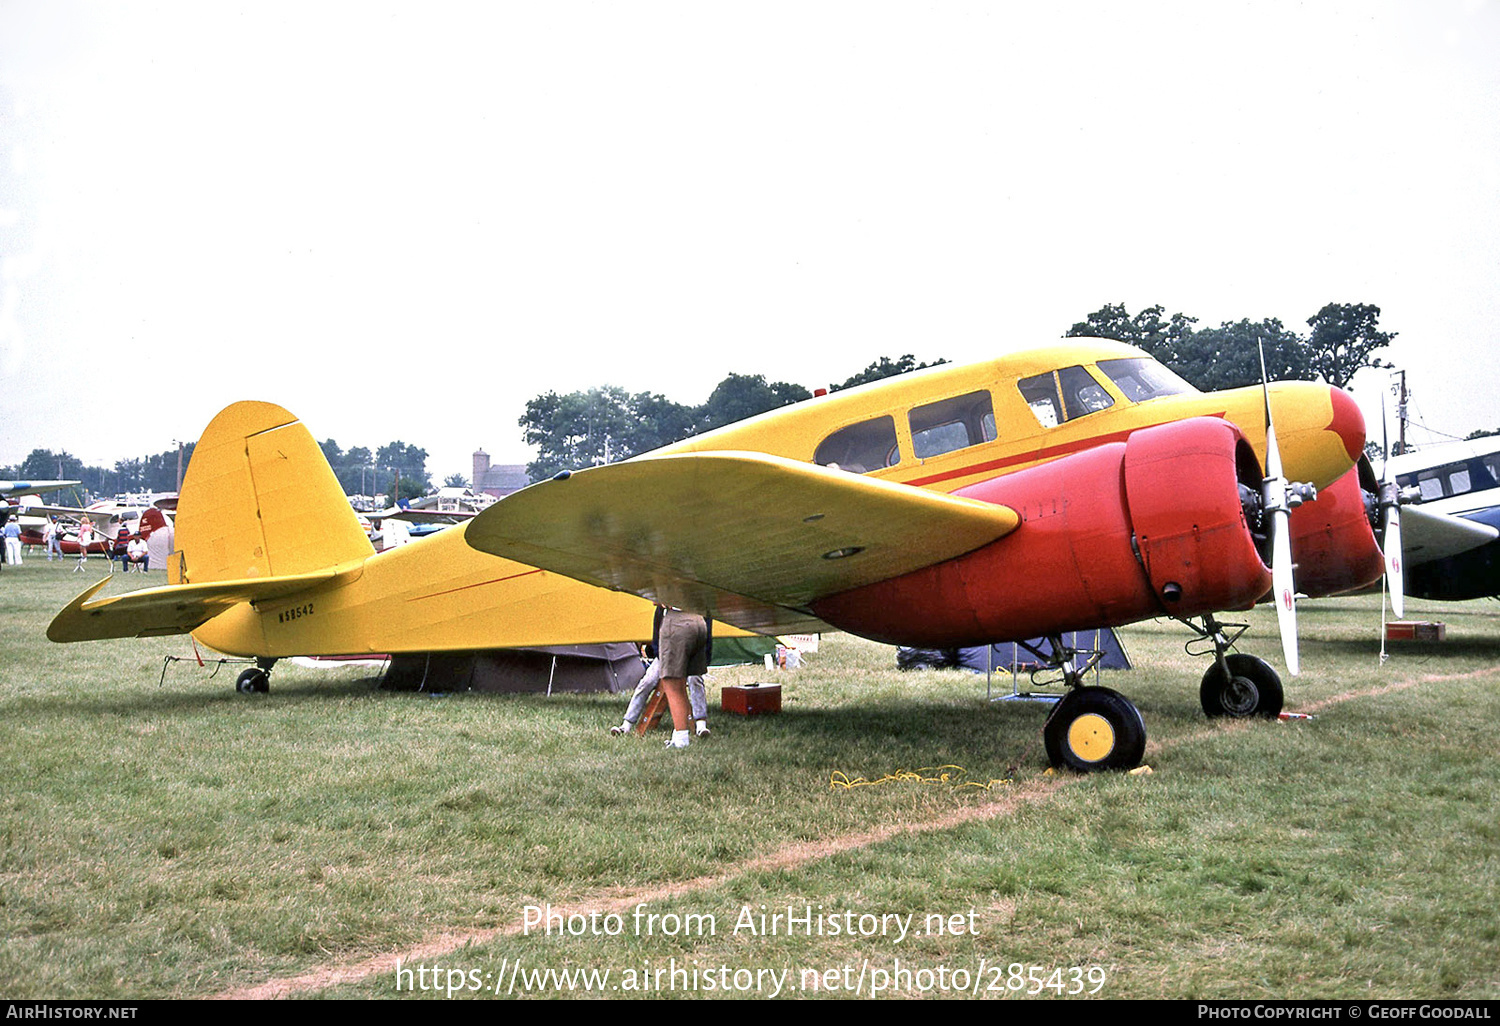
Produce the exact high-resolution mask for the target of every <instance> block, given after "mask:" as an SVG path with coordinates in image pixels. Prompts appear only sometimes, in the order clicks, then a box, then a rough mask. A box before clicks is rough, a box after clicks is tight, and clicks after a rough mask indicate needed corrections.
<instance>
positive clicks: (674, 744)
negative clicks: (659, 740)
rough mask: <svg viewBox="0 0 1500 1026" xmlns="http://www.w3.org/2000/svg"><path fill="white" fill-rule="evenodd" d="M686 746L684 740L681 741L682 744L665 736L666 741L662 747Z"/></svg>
mask: <svg viewBox="0 0 1500 1026" xmlns="http://www.w3.org/2000/svg"><path fill="white" fill-rule="evenodd" d="M687 746H688V743H687V742H686V741H684V742H682V744H678V743H677V742H676V741H673V740H672V739H671V738H667V740H666V743H665V744H664V745H663V747H664V748H668V749H674V748H686V747H687Z"/></svg>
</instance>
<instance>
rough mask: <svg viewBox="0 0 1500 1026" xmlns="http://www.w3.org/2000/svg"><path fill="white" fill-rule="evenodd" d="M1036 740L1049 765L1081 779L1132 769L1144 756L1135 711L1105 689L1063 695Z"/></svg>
mask: <svg viewBox="0 0 1500 1026" xmlns="http://www.w3.org/2000/svg"><path fill="white" fill-rule="evenodd" d="M1042 739H1043V741H1044V742H1045V743H1046V746H1047V758H1048V759H1050V760H1051V762H1052V765H1054V766H1067V767H1068V768H1069V769H1075V770H1078V771H1079V772H1082V773H1092V772H1094V771H1095V770H1115V769H1134V768H1135V767H1137V766H1139V765H1140V764H1141V758H1142V757H1143V756H1144V755H1145V754H1146V725H1145V724H1144V723H1142V722H1141V713H1140V710H1139V709H1137V708H1136V707H1135V706H1134V705H1132V704H1131V702H1130V699H1128V698H1126V697H1125V696H1124V695H1122V694H1120V693H1119V692H1118V691H1111V690H1110V689H1109V688H1101V687H1078V688H1074V689H1073V690H1072V691H1069V692H1068V693H1067V694H1066V695H1064V696H1063V698H1062V701H1060V702H1058V703H1057V708H1055V709H1054V710H1052V715H1051V716H1050V717H1049V718H1048V720H1047V725H1046V726H1045V727H1043V728H1042Z"/></svg>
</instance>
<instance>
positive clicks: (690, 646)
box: [658, 609, 708, 679]
mask: <svg viewBox="0 0 1500 1026" xmlns="http://www.w3.org/2000/svg"><path fill="white" fill-rule="evenodd" d="M659 640H660V645H659V646H658V647H659V648H660V649H661V675H662V676H663V677H667V678H670V679H680V678H683V677H694V676H698V675H701V674H705V673H707V672H708V624H707V623H705V622H704V620H703V617H701V616H699V615H698V614H697V613H684V612H682V611H681V610H678V609H668V610H667V612H666V615H665V616H663V617H662V621H661V637H660V639H659Z"/></svg>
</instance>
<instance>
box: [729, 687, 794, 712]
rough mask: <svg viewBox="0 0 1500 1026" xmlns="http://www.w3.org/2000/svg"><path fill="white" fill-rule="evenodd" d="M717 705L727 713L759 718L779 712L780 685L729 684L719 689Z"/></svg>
mask: <svg viewBox="0 0 1500 1026" xmlns="http://www.w3.org/2000/svg"><path fill="white" fill-rule="evenodd" d="M719 705H720V707H721V708H722V709H723V710H724V711H725V712H727V713H736V714H738V715H740V716H761V715H765V714H769V713H779V712H781V685H780V684H729V685H725V686H724V687H722V688H720V689H719Z"/></svg>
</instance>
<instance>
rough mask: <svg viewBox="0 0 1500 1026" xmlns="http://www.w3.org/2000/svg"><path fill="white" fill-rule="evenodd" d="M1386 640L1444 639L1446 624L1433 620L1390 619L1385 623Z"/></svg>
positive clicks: (1445, 638)
mask: <svg viewBox="0 0 1500 1026" xmlns="http://www.w3.org/2000/svg"><path fill="white" fill-rule="evenodd" d="M1385 640H1387V641H1446V640H1448V625H1447V624H1445V623H1438V622H1436V621H1433V620H1392V621H1391V622H1390V623H1388V624H1386V625H1385Z"/></svg>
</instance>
